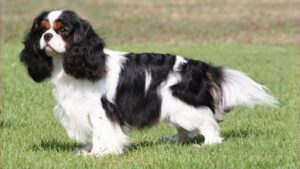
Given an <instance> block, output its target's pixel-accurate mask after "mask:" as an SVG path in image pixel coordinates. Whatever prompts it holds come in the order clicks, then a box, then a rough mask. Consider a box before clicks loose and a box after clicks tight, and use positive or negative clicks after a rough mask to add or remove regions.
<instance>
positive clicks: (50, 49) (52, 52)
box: [44, 45, 63, 57]
mask: <svg viewBox="0 0 300 169" xmlns="http://www.w3.org/2000/svg"><path fill="white" fill-rule="evenodd" d="M44 51H45V52H46V54H47V55H48V56H52V57H59V56H61V55H63V53H61V52H58V51H57V50H55V49H54V48H53V47H51V46H50V45H46V46H45V47H44Z"/></svg>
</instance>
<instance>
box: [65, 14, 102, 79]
mask: <svg viewBox="0 0 300 169" xmlns="http://www.w3.org/2000/svg"><path fill="white" fill-rule="evenodd" d="M74 24H75V25H73V26H74V30H73V42H71V43H70V44H69V46H68V48H67V51H66V53H65V54H64V61H63V68H64V70H65V72H66V73H67V74H69V75H71V76H73V77H75V78H78V79H88V80H92V81H95V80H97V79H100V78H101V77H103V76H104V75H105V73H106V68H105V61H106V55H105V53H104V52H103V49H104V46H105V44H104V42H103V40H102V39H101V38H100V37H98V35H97V34H96V33H95V31H94V30H93V28H92V27H91V25H90V24H89V23H88V22H87V21H85V20H83V19H81V18H79V17H78V21H76V22H75V23H74Z"/></svg>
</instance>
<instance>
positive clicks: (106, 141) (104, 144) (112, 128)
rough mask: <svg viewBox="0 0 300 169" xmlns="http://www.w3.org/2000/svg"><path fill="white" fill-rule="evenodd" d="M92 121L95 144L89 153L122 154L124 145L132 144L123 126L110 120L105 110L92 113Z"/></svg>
mask: <svg viewBox="0 0 300 169" xmlns="http://www.w3.org/2000/svg"><path fill="white" fill-rule="evenodd" d="M90 121H91V123H92V126H93V139H92V143H93V146H92V151H91V152H90V153H88V154H87V155H96V156H103V155H107V154H122V153H123V149H124V147H125V146H126V145H128V144H130V141H129V138H128V136H127V135H126V134H125V133H124V132H123V130H122V128H121V126H120V125H119V124H117V123H113V122H112V121H110V120H109V119H108V118H107V117H106V114H105V112H104V110H102V111H101V112H98V113H94V114H91V115H90Z"/></svg>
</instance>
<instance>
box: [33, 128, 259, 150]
mask: <svg viewBox="0 0 300 169" xmlns="http://www.w3.org/2000/svg"><path fill="white" fill-rule="evenodd" d="M252 134H253V131H251V130H248V129H247V130H242V129H241V130H230V131H225V132H223V133H222V136H223V137H224V139H225V140H227V139H229V138H246V137H249V136H250V135H252ZM204 140H205V138H204V137H203V136H202V135H198V136H196V137H194V138H193V139H191V140H189V141H185V142H167V141H161V140H159V139H158V140H157V141H156V140H154V141H138V142H136V143H133V144H132V145H130V146H129V147H127V150H129V151H136V150H138V149H140V148H143V147H155V146H159V145H163V144H182V145H189V144H199V145H201V144H203V142H204ZM82 146H83V145H82V144H78V143H75V142H63V141H58V140H55V139H52V140H45V139H42V140H41V142H40V143H39V144H33V145H32V146H31V147H30V149H31V150H33V151H40V150H46V151H57V152H64V151H65V152H70V151H73V150H74V149H75V148H80V147H82Z"/></svg>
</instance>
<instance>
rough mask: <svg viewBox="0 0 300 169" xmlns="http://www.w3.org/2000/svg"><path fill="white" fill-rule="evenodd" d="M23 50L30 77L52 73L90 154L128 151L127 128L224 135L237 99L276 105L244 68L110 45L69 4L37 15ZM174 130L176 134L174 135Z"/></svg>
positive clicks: (59, 102) (59, 105) (215, 138)
mask: <svg viewBox="0 0 300 169" xmlns="http://www.w3.org/2000/svg"><path fill="white" fill-rule="evenodd" d="M24 46H25V47H24V49H23V50H22V52H21V54H20V58H21V61H22V62H23V63H24V64H25V65H26V67H27V70H28V73H29V75H30V76H31V78H32V79H33V80H34V81H36V82H42V81H43V80H45V79H46V78H50V83H51V84H52V85H53V88H54V96H55V98H56V106H55V115H56V116H57V117H58V119H59V120H60V122H61V123H62V125H63V126H64V127H65V129H66V131H67V133H68V135H69V137H71V138H73V139H75V140H77V141H78V142H83V143H86V146H85V147H84V148H83V149H82V150H80V152H81V153H84V154H86V155H88V154H96V155H105V154H110V153H114V154H121V153H123V150H124V147H125V146H127V145H129V144H130V139H129V138H128V136H127V134H126V132H125V129H126V128H138V129H140V128H144V127H151V126H153V125H155V124H157V123H159V122H161V121H166V122H169V123H171V124H173V125H174V126H175V127H176V129H177V131H178V133H177V136H176V137H175V138H176V139H177V140H178V141H185V140H188V139H190V137H191V136H192V135H194V133H199V134H202V135H203V136H204V138H205V142H204V144H215V143H221V142H222V137H221V136H220V129H219V126H218V121H220V120H222V117H223V115H224V112H226V111H227V110H229V109H230V108H232V107H234V106H237V105H246V106H250V107H252V106H254V105H255V104H266V105H271V106H272V105H276V103H277V102H276V100H275V99H274V98H273V97H272V96H271V95H269V94H268V92H267V91H266V88H265V87H264V86H262V85H260V84H258V83H256V82H255V81H253V80H252V79H250V78H249V77H248V76H247V75H245V74H244V73H242V72H239V71H236V70H232V69H229V68H225V67H215V66H212V65H210V64H207V63H204V62H201V61H197V60H192V59H188V58H184V57H182V56H178V55H171V54H158V53H126V52H118V51H112V50H109V49H107V48H105V43H104V42H103V40H102V39H101V38H100V37H99V36H98V35H97V34H96V33H95V32H94V30H93V28H92V27H91V25H90V24H89V23H88V22H87V21H86V20H83V19H82V18H80V17H79V16H78V15H77V14H76V13H74V12H73V11H70V10H61V11H45V12H42V13H41V14H40V15H39V16H38V17H37V18H35V19H34V21H33V25H32V27H31V30H30V31H29V32H28V33H27V35H26V37H25V40H24ZM170 138H174V137H170Z"/></svg>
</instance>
